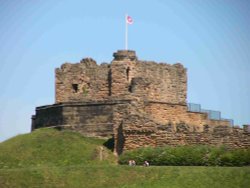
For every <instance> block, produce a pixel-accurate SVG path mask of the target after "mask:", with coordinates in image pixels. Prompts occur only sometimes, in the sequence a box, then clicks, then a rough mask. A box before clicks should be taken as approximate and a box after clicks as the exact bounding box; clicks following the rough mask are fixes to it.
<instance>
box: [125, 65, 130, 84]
mask: <svg viewBox="0 0 250 188" xmlns="http://www.w3.org/2000/svg"><path fill="white" fill-rule="evenodd" d="M129 72H130V68H129V67H128V68H127V70H126V73H127V81H129Z"/></svg>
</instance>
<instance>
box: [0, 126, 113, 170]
mask: <svg viewBox="0 0 250 188" xmlns="http://www.w3.org/2000/svg"><path fill="white" fill-rule="evenodd" d="M104 142H105V140H100V139H93V138H85V137H83V136H81V135H80V134H78V133H74V132H70V131H58V130H55V129H40V130H36V131H34V132H32V133H30V134H24V135H19V136H16V137H14V138H12V139H10V140H7V141H5V142H2V143H0V169H1V168H3V169H9V168H22V167H31V166H33V167H39V166H66V165H78V164H92V163H106V164H110V163H114V162H115V158H114V156H113V154H112V152H111V151H108V150H107V149H106V148H104V147H103V148H104V151H103V152H102V159H104V160H103V161H102V162H100V152H101V151H100V150H101V147H102V144H103V143H104Z"/></svg>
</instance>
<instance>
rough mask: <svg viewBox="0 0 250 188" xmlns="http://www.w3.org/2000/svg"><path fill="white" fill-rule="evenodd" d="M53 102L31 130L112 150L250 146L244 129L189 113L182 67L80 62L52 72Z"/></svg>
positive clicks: (124, 58) (125, 58)
mask: <svg viewBox="0 0 250 188" xmlns="http://www.w3.org/2000/svg"><path fill="white" fill-rule="evenodd" d="M55 74H56V81H55V87H56V88H55V90H56V101H55V104H53V105H46V106H40V107H37V108H36V114H35V115H34V116H32V130H34V129H38V128H41V127H59V128H62V129H70V130H74V131H77V132H79V133H81V134H83V135H85V136H88V137H103V138H111V137H112V138H113V139H114V151H115V153H117V154H121V153H122V152H123V151H126V150H131V149H135V148H139V147H146V146H153V147H155V146H164V145H171V146H176V145H193V144H207V145H226V146H228V147H230V148H235V147H237V148H238V147H241V148H248V147H250V130H249V126H247V125H246V126H244V128H243V129H242V128H239V127H232V126H230V122H229V121H227V120H213V119H209V118H208V114H207V113H202V112H191V111H188V106H187V70H186V68H184V67H183V65H182V64H179V63H177V64H174V65H170V64H166V63H156V62H152V61H141V60H138V59H137V56H136V54H135V52H134V51H127V50H120V51H117V52H116V53H114V59H113V60H112V62H111V63H110V64H107V63H103V64H100V65H98V64H97V63H96V62H95V61H94V60H93V59H91V58H85V59H83V60H82V61H81V62H80V63H76V64H71V63H65V64H63V65H62V66H61V67H60V68H57V69H56V70H55Z"/></svg>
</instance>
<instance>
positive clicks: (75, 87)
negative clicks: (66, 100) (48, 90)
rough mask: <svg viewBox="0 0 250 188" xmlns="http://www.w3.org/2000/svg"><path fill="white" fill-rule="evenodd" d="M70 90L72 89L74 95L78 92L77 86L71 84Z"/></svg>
mask: <svg viewBox="0 0 250 188" xmlns="http://www.w3.org/2000/svg"><path fill="white" fill-rule="evenodd" d="M72 89H73V91H74V93H77V92H78V90H79V88H78V84H72Z"/></svg>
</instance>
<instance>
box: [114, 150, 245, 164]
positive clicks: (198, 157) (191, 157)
mask: <svg viewBox="0 0 250 188" xmlns="http://www.w3.org/2000/svg"><path fill="white" fill-rule="evenodd" d="M132 159H133V160H135V161H136V162H137V164H138V165H142V164H143V162H144V161H149V162H150V164H151V165H158V166H162V165H169V166H246V165H250V149H248V150H243V149H236V150H228V149H227V148H225V147H211V146H178V147H170V146H167V147H158V148H151V147H147V148H140V149H136V150H133V151H127V152H124V153H123V154H122V155H121V156H120V157H119V163H120V164H127V163H128V161H129V160H132Z"/></svg>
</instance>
